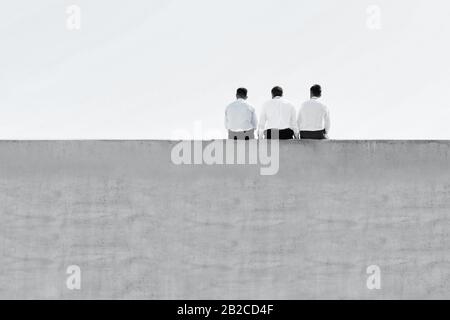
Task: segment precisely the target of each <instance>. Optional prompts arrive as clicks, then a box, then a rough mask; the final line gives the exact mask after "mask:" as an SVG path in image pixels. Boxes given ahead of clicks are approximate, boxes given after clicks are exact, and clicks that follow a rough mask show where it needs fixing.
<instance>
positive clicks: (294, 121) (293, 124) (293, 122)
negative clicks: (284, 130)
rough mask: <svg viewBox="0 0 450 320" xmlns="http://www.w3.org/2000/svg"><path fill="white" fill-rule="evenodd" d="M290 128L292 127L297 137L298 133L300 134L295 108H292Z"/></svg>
mask: <svg viewBox="0 0 450 320" xmlns="http://www.w3.org/2000/svg"><path fill="white" fill-rule="evenodd" d="M290 126H291V129H292V131H294V133H295V135H296V136H297V133H298V125H297V113H296V112H295V107H294V106H292V108H291V120H290Z"/></svg>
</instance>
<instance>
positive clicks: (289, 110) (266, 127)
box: [259, 87, 298, 140]
mask: <svg viewBox="0 0 450 320" xmlns="http://www.w3.org/2000/svg"><path fill="white" fill-rule="evenodd" d="M297 133H298V129H297V122H296V117H295V107H294V105H293V104H292V103H290V102H289V101H288V100H286V99H284V98H283V89H282V88H280V87H275V88H273V89H272V100H269V101H267V102H266V103H265V104H264V105H263V107H262V111H261V117H260V121H259V137H260V139H262V138H263V137H264V136H265V138H266V139H280V140H291V139H294V138H296V137H297Z"/></svg>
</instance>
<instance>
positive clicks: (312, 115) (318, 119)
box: [297, 84, 330, 140]
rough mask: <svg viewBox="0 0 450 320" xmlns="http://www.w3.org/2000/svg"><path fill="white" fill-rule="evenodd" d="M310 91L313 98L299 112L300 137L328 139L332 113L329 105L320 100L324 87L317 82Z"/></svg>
mask: <svg viewBox="0 0 450 320" xmlns="http://www.w3.org/2000/svg"><path fill="white" fill-rule="evenodd" d="M310 91H311V99H310V100H308V101H306V102H305V103H303V104H302V106H301V107H300V110H299V112H298V117H297V124H298V127H299V129H300V139H313V140H323V139H327V135H328V133H329V132H330V113H329V111H328V108H327V106H326V105H324V104H322V103H321V102H319V98H320V97H321V96H322V88H321V87H320V86H319V85H317V84H316V85H314V86H312V87H311V90H310Z"/></svg>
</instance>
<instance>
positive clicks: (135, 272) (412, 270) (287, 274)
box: [0, 141, 450, 299]
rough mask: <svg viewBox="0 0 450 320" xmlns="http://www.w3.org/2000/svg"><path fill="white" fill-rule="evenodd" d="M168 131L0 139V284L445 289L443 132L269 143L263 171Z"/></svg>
mask: <svg viewBox="0 0 450 320" xmlns="http://www.w3.org/2000/svg"><path fill="white" fill-rule="evenodd" d="M175 144H176V143H175V142H165V141H84V142H80V141H49V142H38V141H34V142H31V141H29V142H28V141H22V142H7V141H4V142H0V270H1V272H0V298H3V299H5V298H6V299H19V298H20V299H110V298H111V299H394V298H396V299H397V298H398V299H431V298H435V299H449V298H450V142H443V141H421V142H419V141H408V142H407V141H396V142H392V141H384V142H380V141H330V142H291V143H283V144H282V145H281V146H280V152H281V159H280V171H279V173H278V174H277V175H275V176H261V175H260V174H259V167H258V166H230V165H228V166H206V165H198V166H175V165H173V164H172V163H171V159H170V151H171V148H172V147H173V146H174V145H175ZM70 265H78V266H80V268H81V270H82V287H81V290H78V291H77V290H75V291H71V290H68V288H67V287H66V279H67V277H68V275H67V274H66V268H67V267H68V266H70ZM370 265H378V266H379V267H380V268H381V281H382V288H381V290H373V291H371V290H368V289H367V287H366V280H367V278H368V275H367V274H366V269H367V267H368V266H370Z"/></svg>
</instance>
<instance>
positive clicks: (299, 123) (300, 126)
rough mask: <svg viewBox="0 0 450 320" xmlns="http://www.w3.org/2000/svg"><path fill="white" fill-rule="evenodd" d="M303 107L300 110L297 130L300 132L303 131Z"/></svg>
mask: <svg viewBox="0 0 450 320" xmlns="http://www.w3.org/2000/svg"><path fill="white" fill-rule="evenodd" d="M301 111H302V107H301V106H300V109H299V110H298V115H297V128H298V130H299V131H300V130H302V112H301Z"/></svg>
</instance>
